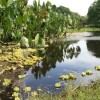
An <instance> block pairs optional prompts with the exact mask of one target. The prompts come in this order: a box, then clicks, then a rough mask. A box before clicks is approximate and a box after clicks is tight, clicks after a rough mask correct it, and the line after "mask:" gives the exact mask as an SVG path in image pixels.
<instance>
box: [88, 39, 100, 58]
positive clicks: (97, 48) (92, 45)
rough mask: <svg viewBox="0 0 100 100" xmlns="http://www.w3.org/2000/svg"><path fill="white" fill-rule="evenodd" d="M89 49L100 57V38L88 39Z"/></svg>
mask: <svg viewBox="0 0 100 100" xmlns="http://www.w3.org/2000/svg"><path fill="white" fill-rule="evenodd" d="M87 49H88V51H90V52H92V54H93V55H94V56H95V57H98V58H100V41H99V40H95V41H92V40H88V41H87Z"/></svg>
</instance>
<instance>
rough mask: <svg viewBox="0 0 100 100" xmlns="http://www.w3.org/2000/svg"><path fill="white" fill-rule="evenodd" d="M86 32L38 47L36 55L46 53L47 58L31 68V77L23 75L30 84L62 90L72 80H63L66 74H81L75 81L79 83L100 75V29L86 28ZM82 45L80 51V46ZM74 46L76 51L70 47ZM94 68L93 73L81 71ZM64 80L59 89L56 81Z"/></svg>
mask: <svg viewBox="0 0 100 100" xmlns="http://www.w3.org/2000/svg"><path fill="white" fill-rule="evenodd" d="M82 34H83V35H79V36H74V37H68V38H63V39H61V40H59V41H58V42H53V43H51V44H49V47H48V48H45V50H42V51H37V52H36V54H35V55H37V56H40V57H43V61H42V62H40V63H38V64H37V66H35V67H34V66H33V67H31V68H30V69H29V70H28V71H27V73H26V74H27V77H26V78H24V79H23V82H24V83H25V85H26V86H30V87H31V88H32V90H36V89H37V88H39V87H40V88H42V89H43V90H44V91H47V92H59V91H61V90H62V89H63V87H64V86H65V84H67V83H68V81H61V80H60V79H59V76H60V75H62V74H68V73H70V72H71V73H74V74H75V75H76V76H77V79H76V80H73V81H72V82H73V83H74V84H75V85H88V83H89V82H90V81H91V80H93V81H95V80H96V79H100V72H99V71H95V69H94V67H95V66H96V65H100V32H83V33H82ZM77 46H79V47H80V49H81V50H80V52H78V51H77V50H76V48H77ZM70 48H72V49H74V51H73V52H69V51H68V50H69V49H70ZM88 69H90V70H92V71H93V74H92V75H90V76H85V77H82V76H81V73H82V72H84V71H86V70H88ZM56 82H61V84H62V87H61V89H59V90H58V89H56V88H55V86H54V84H55V83H56Z"/></svg>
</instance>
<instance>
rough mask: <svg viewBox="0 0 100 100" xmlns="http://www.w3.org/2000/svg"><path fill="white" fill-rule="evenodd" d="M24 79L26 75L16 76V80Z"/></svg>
mask: <svg viewBox="0 0 100 100" xmlns="http://www.w3.org/2000/svg"><path fill="white" fill-rule="evenodd" d="M25 77H26V75H25V74H24V75H18V78H19V79H22V78H25Z"/></svg>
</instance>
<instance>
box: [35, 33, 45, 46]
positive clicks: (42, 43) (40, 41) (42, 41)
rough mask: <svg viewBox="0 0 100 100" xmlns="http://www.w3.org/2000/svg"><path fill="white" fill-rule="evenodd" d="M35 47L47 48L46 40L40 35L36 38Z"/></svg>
mask: <svg viewBox="0 0 100 100" xmlns="http://www.w3.org/2000/svg"><path fill="white" fill-rule="evenodd" d="M35 45H36V46H38V47H42V46H45V39H43V38H41V37H40V35H39V34H37V35H36V36H35Z"/></svg>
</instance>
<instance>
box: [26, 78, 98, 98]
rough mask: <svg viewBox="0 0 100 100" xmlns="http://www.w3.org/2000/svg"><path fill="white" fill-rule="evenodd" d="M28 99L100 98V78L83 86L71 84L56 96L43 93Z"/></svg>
mask: <svg viewBox="0 0 100 100" xmlns="http://www.w3.org/2000/svg"><path fill="white" fill-rule="evenodd" d="M28 100H100V80H98V81H96V82H91V83H90V84H89V85H88V86H83V87H73V86H72V85H69V86H68V87H67V89H66V88H65V90H64V91H63V92H62V93H60V94H59V95H56V96H52V94H51V95H50V94H49V95H48V94H43V95H41V96H38V97H30V98H29V99H28Z"/></svg>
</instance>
